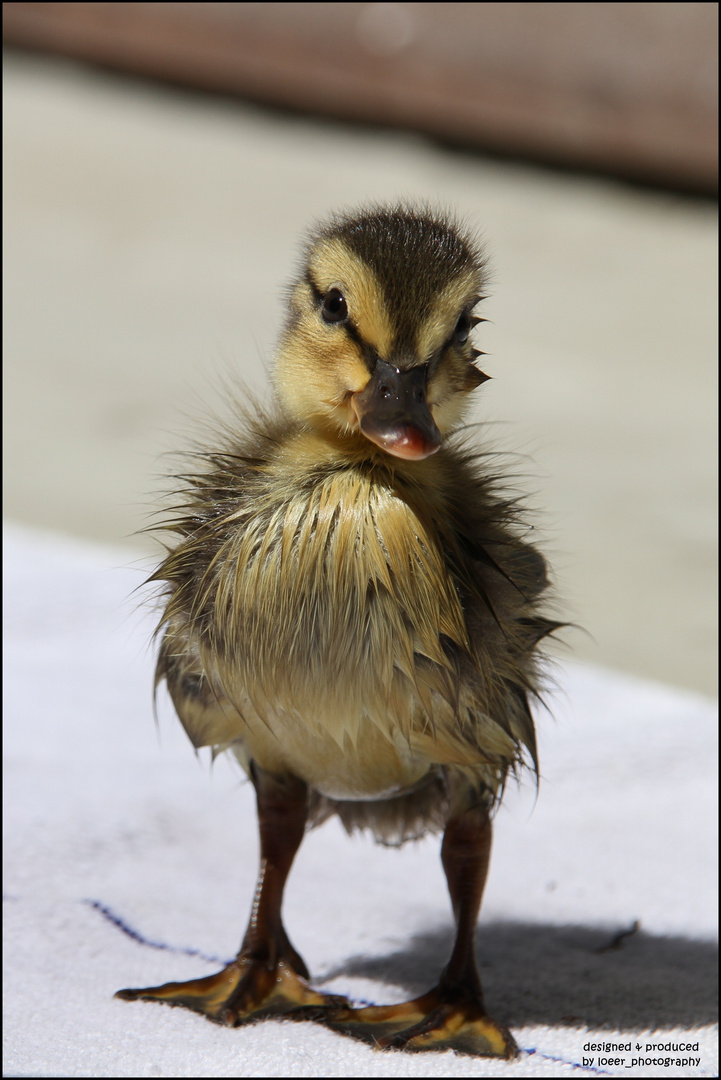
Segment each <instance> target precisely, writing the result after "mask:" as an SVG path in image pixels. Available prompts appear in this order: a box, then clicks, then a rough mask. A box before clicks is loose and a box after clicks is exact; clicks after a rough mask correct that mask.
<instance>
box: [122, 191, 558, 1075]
mask: <svg viewBox="0 0 721 1080" xmlns="http://www.w3.org/2000/svg"><path fill="white" fill-rule="evenodd" d="M485 283H486V263H485V259H484V257H483V254H482V251H481V249H480V247H479V245H478V243H477V242H476V241H475V240H474V238H473V237H472V236H469V235H467V234H466V232H465V231H464V229H463V228H461V227H460V226H459V225H458V223H456V222H455V221H454V220H452V219H451V218H450V217H449V216H447V215H446V214H443V213H439V212H435V211H433V210H430V209H428V208H424V207H416V206H413V205H408V204H400V205H396V206H374V207H370V208H364V209H362V210H360V211H359V212H356V213H347V214H340V215H338V216H336V217H333V218H332V219H331V220H330V221H329V222H327V223H326V224H324V225H322V226H321V227H320V228H318V229H317V230H316V231H315V232H314V233H313V234H312V235H311V237H310V240H309V242H308V245H307V247H306V250H305V257H304V260H303V264H302V269H301V273H300V275H299V277H298V279H297V280H296V282H295V284H294V285H293V287H292V291H291V293H290V296H289V310H288V318H287V322H286V325H285V329H284V331H283V333H282V336H281V340H280V344H279V348H278V351H277V356H276V363H275V401H274V404H273V406H272V408H270V409H261V408H260V407H255V406H252V407H251V406H248V407H247V408H246V410H245V413H244V415H243V416H242V417H241V419H240V427H241V430H239V431H233V432H230V433H226V436H225V439H224V441H223V440H220V441H219V442H218V444H217V445H216V446H215V447H214V448H211V449H209V450H208V451H207V453H206V454H205V455H203V464H202V466H201V467H200V468H199V469H197V470H196V471H195V472H194V473H193V474H192V475H190V476H188V477H185V478H184V479H185V483H186V486H185V489H184V490H183V492H182V494H181V496H180V498H181V502H180V510H179V511H176V513H177V516H176V517H175V518H173V519H172V520H170V521H169V522H167V524H166V527H167V528H168V529H170V530H172V531H173V532H174V533H175V534H176V535H177V537H178V539H177V542H176V543H175V546H174V547H172V548H171V549H169V550H168V554H167V556H166V557H165V558H164V560H163V562H162V563H161V565H160V566H159V568H158V569H157V571H156V573H155V574H154V575H153V578H152V579H151V580H154V581H157V582H161V583H162V586H163V588H164V590H165V607H164V612H163V615H162V619H161V624H160V633H161V635H162V640H161V644H160V648H159V657H158V664H157V673H156V686H157V684H159V683H160V682H161V681H163V680H164V681H165V682H166V684H167V688H168V691H169V693H170V697H171V698H172V701H173V704H174V706H175V709H176V711H177V714H178V716H179V718H180V721H181V723H182V724H183V726H184V728H185V730H186V732H187V734H188V735H189V737H190V740H191V741H192V743H193V745H194V746H195V747H203V746H209V747H212V749H213V752H214V753H217V752H219V751H221V750H225V749H227V750H230V751H231V752H232V753H233V754H235V756H236V757H237V759H238V760H239V761H240V763H241V765H242V766H243V768H244V769H245V771H246V772H247V774H248V776H249V777H250V779H251V781H252V783H253V785H254V788H255V793H256V798H257V808H258V822H259V828H260V850H261V859H260V874H259V879H258V885H257V890H256V894H255V899H254V901H253V905H252V912H251V916H250V922H249V925H248V928H247V931H246V933H245V937H244V938H243V942H242V944H241V947H240V951H239V952H238V956H237V958H236V959H235V960H234V961H233V962H232V963H231V964H230V965H229V966H227V967H226V968H224V969H223V971H221V972H219V973H218V974H216V975H212V976H209V977H207V978H202V979H194V980H191V981H189V982H184V983H167V984H165V985H163V986H157V987H149V988H145V989H127V990H121V991H119V992H118V996H119V997H121V998H124V999H127V1000H135V999H138V998H143V999H150V1000H154V1001H161V1002H166V1003H169V1004H171V1005H182V1006H185V1007H187V1008H190V1009H193V1010H196V1011H198V1012H200V1013H203V1014H204V1015H205V1016H207V1017H208V1018H209V1019H211V1020H214V1021H216V1022H220V1023H224V1024H227V1025H231V1026H235V1025H240V1024H243V1023H246V1022H248V1021H252V1020H255V1019H257V1018H260V1017H265V1016H269V1015H284V1016H287V1017H289V1018H293V1019H304V1018H309V1019H314V1020H316V1021H320V1022H323V1023H325V1024H327V1025H329V1026H330V1027H331V1028H333V1029H335V1030H337V1031H341V1032H344V1033H347V1034H351V1035H355V1036H357V1037H358V1038H362V1039H365V1040H367V1041H370V1042H372V1043H373V1044H374V1045H376V1046H380V1047H383V1048H387V1047H395V1048H405V1049H407V1050H424V1049H433V1050H438V1049H446V1048H453V1049H456V1050H460V1051H463V1052H466V1053H470V1054H479V1055H490V1056H497V1057H502V1058H510V1057H512V1056H514V1054H515V1053H516V1044H515V1042H514V1039H513V1037H512V1035H511V1034H510V1032H509V1031H508V1030H507V1029H506V1028H505V1027H503V1026H502V1025H501V1024H499V1023H497V1022H496V1021H494V1020H493V1019H491V1017H490V1016H489V1015H488V1014H487V1012H486V1008H485V1004H484V999H483V992H482V988H481V981H480V977H479V974H478V968H477V965H476V958H475V928H476V921H477V918H478V914H479V909H480V903H481V897H482V893H483V889H484V884H485V880H486V873H487V869H488V862H489V856H490V848H491V818H492V811H493V809H494V807H495V806H496V805H497V803H498V801H499V799H500V797H501V794H502V792H503V787H504V782H505V780H506V778H507V776H508V774H509V772H513V771H516V770H517V769H518V768H519V767H520V766H521V765H524V764H526V765H528V766H530V767H531V768H533V769H536V742H535V733H534V723H533V719H532V716H531V711H530V708H529V699H532V698H533V697H534V696H535V695H537V694H538V690H539V685H540V662H539V655H538V652H537V646H538V643H539V642H540V641H541V639H542V638H544V637H545V636H546V635H547V634H549V633H551V632H552V631H553V630H554V629H556V628H557V627H558V626H559V625H560V624H558V623H556V622H554V621H553V620H551V619H549V618H547V617H546V616H545V615H544V614H543V613H542V611H541V610H540V601H541V597H542V594H543V593H544V591H545V590H546V588H547V576H546V565H545V562H544V559H543V558H542V556H541V555H540V554H539V553H538V552H537V550H536V549H535V547H533V546H530V545H529V544H528V543H527V542H526V541H525V540H524V539H523V538H522V528H521V525H520V523H519V521H518V506H517V502H516V500H515V499H514V498H510V497H508V496H506V495H504V494H503V493H502V491H500V490H499V485H498V478H497V476H496V475H495V473H494V472H493V470H490V469H489V468H488V465H487V458H484V456H483V455H482V454H481V453H480V452H479V451H477V450H476V451H474V449H473V448H472V447H471V446H470V445H469V444H468V442H467V441H464V436H463V433H462V430H461V427H462V421H463V417H464V414H465V412H466V409H467V406H468V404H469V401H470V398H471V395H472V394H473V391H474V390H476V389H477V388H478V387H480V386H481V385H482V384H483V383H484V382H485V381H486V379H487V378H488V376H486V375H485V374H484V373H483V372H482V371H481V370H480V369H479V367H478V366H477V359H478V357H479V356H480V355H482V354H481V353H480V352H479V351H478V350H477V349H475V348H474V347H473V344H472V340H471V332H472V329H473V328H474V327H475V326H476V325H477V324H478V323H480V322H482V321H483V320H482V319H480V318H479V317H477V316H476V315H475V313H474V312H475V309H476V307H477V305H478V304H479V303H480V302H481V300H483V299H484V289H485ZM454 433H455V434H454ZM334 814H335V815H337V816H338V817H339V818H340V820H341V821H342V823H343V825H344V826H345V828H346V829H347V831H348V832H352V831H353V830H355V829H368V830H370V831H371V832H372V833H373V834H374V836H375V838H376V839H377V840H378V841H380V842H381V843H385V844H395V845H400V844H403V843H404V842H406V841H407V840H410V839H413V838H418V837H421V836H423V835H424V834H426V833H428V832H436V833H438V832H442V833H443V841H442V846H441V859H442V864H443V868H444V871H445V874H446V878H447V882H448V889H449V892H450V897H451V902H452V907H453V912H454V915H455V920H456V927H457V932H456V939H455V944H454V947H453V951H452V954H451V957H450V960H449V962H448V964H447V966H446V967H445V968H444V970H443V971H442V973H441V975H440V978H439V980H438V982H437V984H436V986H435V987H434V988H433V989H431V990H429V991H428V992H427V993H425V994H423V995H422V996H421V997H419V998H416V999H414V1000H412V1001H409V1002H406V1003H404V1004H401V1005H390V1006H366V1007H362V1008H361V1007H355V1006H354V1005H353V1003H352V1002H350V1001H348V1000H346V999H345V998H342V997H338V996H333V995H327V994H323V993H320V992H319V991H317V990H315V989H313V988H312V987H311V985H310V983H309V981H308V980H309V975H308V969H307V967H306V965H305V963H304V961H303V960H302V958H301V957H300V955H299V953H298V952H297V951H296V949H295V948H294V947H293V945H292V944H291V942H290V940H289V938H288V935H287V933H286V931H285V929H284V926H283V922H282V918H281V904H282V899H283V890H284V886H285V882H286V878H287V876H288V873H289V871H290V868H291V863H292V862H293V858H294V856H295V854H296V852H297V850H298V848H299V846H300V843H301V841H302V838H303V834H304V832H305V830H306V828H309V827H313V826H315V825H318V824H320V823H321V822H323V821H325V820H326V819H327V818H329V817H330V816H332V815H334Z"/></svg>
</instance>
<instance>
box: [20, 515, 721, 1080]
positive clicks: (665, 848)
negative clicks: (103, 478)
mask: <svg viewBox="0 0 721 1080" xmlns="http://www.w3.org/2000/svg"><path fill="white" fill-rule="evenodd" d="M126 558H127V556H125V555H124V554H123V553H118V552H117V551H112V550H108V549H104V548H101V547H93V546H90V545H85V544H82V543H80V542H78V541H71V540H68V539H65V538H61V537H57V536H53V535H50V534H41V533H35V532H31V531H29V530H24V529H21V528H18V527H8V528H6V530H5V595H4V600H5V660H6V663H5V680H4V691H5V710H6V711H5V718H6V723H5V806H6V813H5V823H6V839H5V856H6V875H5V948H4V960H5V1070H4V1071H5V1075H6V1076H8V1075H11V1076H12V1075H16V1076H19V1075H24V1076H188V1077H191V1076H230V1077H236V1076H286V1075H289V1076H496V1075H502V1076H509V1077H510V1076H535V1075H539V1076H562V1075H566V1074H569V1075H570V1074H571V1073H574V1074H576V1075H578V1074H579V1073H580V1074H583V1073H588V1074H589V1075H624V1076H628V1075H633V1076H659V1075H663V1076H696V1077H699V1076H715V1075H718V1065H717V1057H718V1037H717V1028H716V1026H715V1018H716V1012H715V1010H716V998H715V993H716V976H715V964H716V949H715V945H714V941H715V935H716V907H717V894H716V840H715V832H716V822H717V808H716V771H715V764H716V709H715V706H714V705H713V703H711V702H709V701H707V700H705V699H703V698H701V697H698V696H696V695H693V694H690V693H685V692H681V691H678V690H674V689H670V688H667V687H665V686H660V685H655V684H651V683H647V682H642V681H640V680H637V679H632V678H628V677H626V676H621V675H619V674H616V673H614V672H609V671H603V670H600V669H597V668H592V667H588V666H582V665H580V664H573V663H568V664H565V665H563V666H562V667H559V668H558V669H557V671H556V677H557V681H558V683H559V687H560V688H559V689H558V690H557V691H554V692H552V693H550V694H549V706H550V711H551V713H552V714H553V718H551V716H549V715H546V714H545V713H543V712H541V713H539V715H538V726H539V730H540V740H539V741H540V760H541V782H540V787H539V791H538V797H537V798H536V792H535V788H534V785H533V783H532V781H531V780H530V779H527V780H526V781H525V783H524V784H523V785H522V787H521V789H520V790H514V789H513V788H512V789H511V790H509V792H508V794H507V797H506V800H505V802H504V805H503V807H502V809H501V810H500V812H499V814H498V817H497V824H496V831H495V844H494V854H493V859H492V863H491V872H490V877H489V883H488V888H487V892H486V897H485V900H484V904H483V909H482V914H481V922H480V929H479V935H478V952H479V957H480V960H481V973H482V978H483V981H484V986H485V991H486V998H487V1004H488V1006H489V1010H490V1011H491V1013H492V1015H494V1016H495V1017H497V1018H498V1019H499V1020H501V1021H503V1022H505V1023H508V1024H509V1025H510V1026H511V1027H512V1029H513V1031H514V1034H515V1035H516V1038H517V1040H518V1043H519V1045H520V1047H521V1048H522V1055H521V1057H520V1059H519V1060H518V1061H516V1062H512V1063H505V1062H498V1061H489V1060H486V1059H480V1058H469V1057H464V1056H462V1055H457V1054H455V1053H453V1052H451V1051H446V1052H444V1053H436V1054H414V1055H411V1054H405V1053H401V1052H391V1053H385V1054H384V1053H381V1052H378V1051H374V1050H372V1049H371V1048H369V1047H367V1046H365V1045H363V1044H361V1043H358V1042H356V1041H354V1040H352V1039H349V1038H345V1037H343V1036H341V1035H338V1034H335V1033H333V1032H331V1031H328V1030H326V1029H324V1028H323V1027H321V1026H319V1025H316V1024H312V1023H289V1022H285V1023H283V1022H279V1021H264V1022H262V1023H258V1024H255V1025H251V1026H247V1027H244V1028H239V1029H226V1028H223V1027H218V1026H216V1025H214V1024H210V1023H208V1022H207V1021H206V1020H205V1019H204V1018H203V1017H201V1016H198V1015H195V1014H193V1013H190V1012H186V1011H185V1010H182V1009H170V1008H167V1007H165V1006H160V1005H155V1004H152V1003H147V1002H134V1003H128V1002H124V1001H119V1000H115V999H113V992H114V991H115V990H117V989H118V988H120V987H124V986H143V985H152V984H157V983H160V982H163V981H165V980H171V979H172V980H180V979H184V978H191V977H194V976H197V975H202V974H206V973H209V972H211V971H214V970H217V968H218V965H219V964H221V963H223V962H225V961H227V960H228V959H230V958H231V957H232V956H233V955H234V954H235V951H236V949H237V947H238V944H239V942H240V938H241V936H242V933H243V931H244V928H245V922H246V919H247V916H248V911H249V906H250V901H251V896H252V892H253V887H254V881H255V874H256V868H257V855H258V842H257V835H256V822H255V809H254V799H253V792H252V789H251V787H250V785H249V784H248V783H247V782H245V781H244V780H243V777H242V775H241V774H240V773H239V771H238V769H237V768H236V767H234V766H233V765H232V764H231V763H230V762H229V761H226V760H223V759H220V760H218V761H217V762H216V763H215V765H214V766H213V767H212V769H211V768H210V767H209V763H208V762H209V757H208V755H207V754H206V753H201V754H200V755H199V757H196V756H195V755H194V753H193V751H192V748H191V747H190V744H189V743H188V741H187V739H186V737H185V735H184V734H183V732H182V730H181V728H180V725H179V724H178V722H177V720H175V718H174V716H173V713H172V708H171V707H170V706H169V705H168V704H167V702H166V701H165V698H164V696H163V694H162V692H161V696H160V703H159V714H160V718H159V727H158V729H156V727H155V725H154V722H153V716H152V704H151V688H152V674H153V662H154V661H153V650H152V646H151V643H150V637H151V634H152V630H153V627H154V615H153V613H152V611H150V610H149V609H148V608H147V607H145V606H141V607H140V608H138V607H137V604H138V603H139V601H140V599H141V597H140V596H138V595H136V596H132V595H131V594H132V591H133V589H135V588H136V586H137V585H138V584H139V583H140V582H141V581H142V578H143V574H142V571H141V570H140V569H139V568H138V567H137V566H136V567H132V566H127V565H126V566H124V565H123V560H124V559H126ZM438 846H439V845H438V839H437V838H436V839H434V838H429V839H427V840H424V841H422V842H420V843H418V844H411V845H408V846H406V847H405V848H404V849H402V850H401V851H391V850H386V849H383V848H381V847H378V846H376V845H374V844H373V843H372V842H371V841H370V840H369V839H366V838H362V837H361V838H358V837H355V838H352V839H351V838H349V837H347V836H346V835H345V833H344V832H343V830H342V828H341V827H340V825H339V824H338V823H337V822H336V821H331V822H328V823H327V824H326V825H324V826H323V827H321V828H320V829H318V830H316V831H314V832H312V833H310V834H309V835H308V836H307V837H306V839H305V841H304V843H303V846H302V848H301V850H300V853H299V855H298V857H297V860H296V863H295V865H294V867H293V871H292V873H291V877H290V880H289V884H288V888H287V892H286V900H285V921H286V925H287V928H288V931H289V934H290V936H291V938H292V940H293V942H294V944H295V945H296V947H297V948H298V950H299V951H300V952H301V954H302V955H303V956H304V958H305V960H306V962H307V963H308V965H309V967H310V969H311V971H312V973H313V976H314V978H315V980H316V982H317V984H318V985H319V986H322V987H323V988H325V989H330V990H334V991H338V992H345V993H347V994H349V995H350V996H351V997H353V998H355V999H356V1000H365V1001H374V1002H378V1003H388V1002H391V1001H400V1000H404V999H406V998H408V997H411V996H414V995H416V994H418V993H420V992H422V991H423V990H424V989H427V988H429V987H430V986H431V985H433V983H434V982H435V980H436V978H437V975H438V973H439V970H440V968H441V967H442V965H443V964H444V962H445V960H446V958H447V954H448V950H449V947H450V943H451V939H452V938H451V928H452V921H451V913H450V905H449V902H448V899H447V894H446V889H445V882H444V879H443V874H442V871H441V867H440V862H439V858H438ZM636 924H638V928H637V929H636V930H635V931H634V932H633V933H630V934H628V935H627V936H621V935H622V934H623V933H624V932H625V931H630V930H632V928H633V927H634V926H636ZM591 1044H593V1045H598V1044H611V1045H616V1046H617V1045H619V1044H622V1047H623V1048H622V1049H620V1050H597V1049H590V1046H591ZM629 1044H630V1048H627V1047H629ZM674 1047H676V1048H679V1047H681V1048H682V1049H674ZM689 1047H691V1049H688V1048H689ZM638 1059H642V1060H643V1061H644V1062H646V1064H642V1065H639V1064H634V1062H635V1061H637V1060H638ZM614 1061H616V1062H617V1064H613V1062H614ZM609 1062H611V1063H609Z"/></svg>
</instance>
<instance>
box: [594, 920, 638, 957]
mask: <svg viewBox="0 0 721 1080" xmlns="http://www.w3.org/2000/svg"><path fill="white" fill-rule="evenodd" d="M640 929H641V921H640V919H636V921H635V922H634V924H633V926H631V927H630V928H629V929H628V930H620V931H619V932H618V934H615V935H614V936H613V937H612V938H611V940H610V941H609V942H608V944H607V945H601V946H600V948H598V949H594V950H593V951H594V952H595V953H596V954H600V953H605V952H615V951H616V949H620V948H621V946H622V945H623V942H624V940H625V938H627V937H631V936H632V935H633V934H636V933H638V931H639V930H640Z"/></svg>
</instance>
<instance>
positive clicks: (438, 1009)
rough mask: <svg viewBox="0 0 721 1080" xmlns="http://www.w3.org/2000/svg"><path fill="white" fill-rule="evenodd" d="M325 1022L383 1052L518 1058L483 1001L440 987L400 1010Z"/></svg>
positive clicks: (370, 1010)
mask: <svg viewBox="0 0 721 1080" xmlns="http://www.w3.org/2000/svg"><path fill="white" fill-rule="evenodd" d="M326 1023H327V1024H328V1026H329V1027H332V1028H333V1030H334V1031H340V1032H342V1033H343V1034H345V1035H351V1036H354V1037H355V1038H358V1039H362V1040H363V1041H364V1042H370V1043H372V1044H373V1045H374V1046H377V1047H378V1048H379V1049H381V1050H412V1051H421V1050H457V1051H459V1052H460V1053H462V1054H473V1055H475V1056H481V1057H499V1058H506V1059H510V1058H513V1057H515V1056H516V1054H517V1053H518V1047H517V1046H516V1042H515V1040H514V1038H513V1036H512V1035H511V1033H510V1031H508V1030H507V1029H506V1028H504V1027H503V1026H502V1025H501V1024H499V1023H497V1022H496V1021H495V1020H492V1019H491V1017H490V1016H488V1015H487V1014H486V1011H485V1009H484V1007H483V1003H482V1000H480V1001H479V1000H477V999H475V998H474V997H472V996H467V995H463V994H462V995H457V994H450V993H448V991H446V990H444V988H443V987H442V986H438V987H436V988H435V989H433V990H429V991H428V993H427V994H423V995H422V996H421V997H418V998H414V1000H413V1001H406V1002H404V1003H403V1004H402V1005H381V1006H378V1005H370V1006H367V1007H366V1008H362V1009H343V1010H342V1011H341V1012H339V1013H336V1014H335V1015H332V1016H330V1017H328V1019H327V1021H326Z"/></svg>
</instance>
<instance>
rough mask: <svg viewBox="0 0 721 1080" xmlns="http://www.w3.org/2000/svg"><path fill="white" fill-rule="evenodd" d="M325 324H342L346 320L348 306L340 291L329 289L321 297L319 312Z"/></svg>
mask: <svg viewBox="0 0 721 1080" xmlns="http://www.w3.org/2000/svg"><path fill="white" fill-rule="evenodd" d="M320 313H321V315H322V316H323V319H324V320H325V322H327V323H337V322H343V320H344V319H347V318H348V305H347V304H346V302H345V297H344V296H343V293H342V292H341V291H340V289H329V290H328V292H327V293H326V294H325V296H324V297H323V307H322V308H321V311H320Z"/></svg>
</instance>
